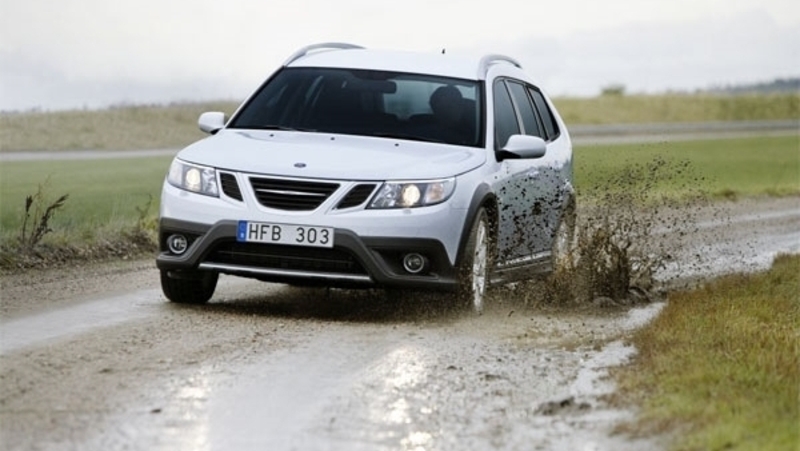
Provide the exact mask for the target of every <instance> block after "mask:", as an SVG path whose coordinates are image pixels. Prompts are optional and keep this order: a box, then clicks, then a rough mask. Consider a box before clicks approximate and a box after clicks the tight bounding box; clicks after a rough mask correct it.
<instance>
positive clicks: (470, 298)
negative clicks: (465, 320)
mask: <svg viewBox="0 0 800 451" xmlns="http://www.w3.org/2000/svg"><path fill="white" fill-rule="evenodd" d="M490 230H491V228H490V227H489V216H488V215H487V214H486V210H484V209H483V208H481V209H480V210H479V211H478V214H477V216H476V217H475V222H474V223H473V224H472V229H471V230H470V234H469V238H468V239H467V243H466V245H465V247H464V254H463V257H462V259H461V264H460V265H459V268H458V274H459V282H458V293H457V298H458V301H459V305H460V306H463V307H470V308H471V309H472V311H474V312H475V313H477V314H481V313H483V308H484V298H485V297H486V289H487V287H488V284H489V269H490V268H491V263H492V246H491V237H490Z"/></svg>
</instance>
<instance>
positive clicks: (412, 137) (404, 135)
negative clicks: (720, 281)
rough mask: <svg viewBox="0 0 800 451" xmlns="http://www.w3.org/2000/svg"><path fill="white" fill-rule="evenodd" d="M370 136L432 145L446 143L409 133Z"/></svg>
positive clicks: (373, 134) (377, 133) (387, 133)
mask: <svg viewBox="0 0 800 451" xmlns="http://www.w3.org/2000/svg"><path fill="white" fill-rule="evenodd" d="M370 136H377V137H379V138H397V139H408V140H411V141H424V142H431V143H445V141H442V140H440V139H435V138H429V137H427V136H419V135H411V134H407V133H392V132H375V133H370ZM445 144H446V143H445Z"/></svg>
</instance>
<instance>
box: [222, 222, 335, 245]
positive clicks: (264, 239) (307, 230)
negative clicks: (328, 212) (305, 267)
mask: <svg viewBox="0 0 800 451" xmlns="http://www.w3.org/2000/svg"><path fill="white" fill-rule="evenodd" d="M236 241H240V242H245V243H272V244H290V245H293V246H313V247H333V228H332V227H317V226H306V225H296V224H271V223H266V222H253V221H239V227H238V229H237V231H236Z"/></svg>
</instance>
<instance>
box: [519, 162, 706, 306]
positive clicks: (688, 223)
mask: <svg viewBox="0 0 800 451" xmlns="http://www.w3.org/2000/svg"><path fill="white" fill-rule="evenodd" d="M587 178H590V179H592V180H596V181H599V183H595V184H594V187H593V188H591V189H587V190H585V191H581V192H579V193H578V219H577V224H576V230H575V232H574V239H573V240H572V241H573V243H572V246H571V248H570V250H569V252H568V253H567V255H566V256H565V257H564V258H563V259H562V260H561V261H558V262H556V268H555V271H554V272H553V273H552V275H550V276H549V277H548V278H547V279H546V280H544V281H536V282H530V283H524V284H519V285H517V286H513V287H510V288H509V289H508V290H509V291H511V292H513V295H514V296H515V297H518V298H519V297H521V298H522V301H523V302H524V303H525V304H526V305H529V306H536V305H542V304H555V305H575V304H587V303H594V304H595V305H598V306H611V305H628V304H635V303H640V302H649V301H651V300H653V299H654V298H659V297H661V296H662V294H663V289H664V287H665V286H666V285H667V284H668V283H669V282H670V281H669V280H665V279H664V278H660V277H659V271H660V270H662V269H664V268H665V267H666V265H668V264H670V263H671V262H673V260H674V259H675V257H676V256H677V255H678V254H681V253H682V252H681V251H682V249H683V248H684V246H685V244H686V242H687V240H686V238H688V237H690V236H691V235H692V234H694V233H696V232H697V230H698V222H699V221H698V215H699V212H700V211H701V210H702V209H703V208H707V207H708V205H709V204H710V197H709V195H708V194H707V193H705V192H703V191H702V189H701V187H702V186H703V185H704V184H705V183H704V180H703V178H702V177H700V176H698V175H697V174H696V173H695V171H694V170H693V169H692V167H691V165H690V163H689V162H687V161H671V160H667V159H665V158H663V157H655V158H654V159H653V160H652V161H650V162H648V163H645V164H641V163H626V164H625V165H623V166H622V167H621V168H620V169H619V170H617V171H614V172H613V173H604V174H589V175H588V176H587ZM579 182H580V181H579ZM687 264H690V263H687ZM671 277H675V276H671ZM504 291H505V290H504ZM506 294H509V293H506Z"/></svg>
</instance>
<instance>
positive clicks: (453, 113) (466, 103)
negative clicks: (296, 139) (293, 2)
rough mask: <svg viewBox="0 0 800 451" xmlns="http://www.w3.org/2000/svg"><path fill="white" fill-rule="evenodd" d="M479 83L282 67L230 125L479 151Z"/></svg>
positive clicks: (439, 78)
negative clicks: (346, 135) (418, 142)
mask: <svg viewBox="0 0 800 451" xmlns="http://www.w3.org/2000/svg"><path fill="white" fill-rule="evenodd" d="M479 92H480V84H479V83H478V82H476V81H470V80H462V79H454V78H447V77H437V76H431V75H420V74H408V73H397V72H385V71H373V70H352V69H329V68H284V69H282V70H281V71H280V72H279V73H277V74H276V75H275V76H274V77H272V78H271V79H270V80H269V81H268V82H267V83H265V84H264V85H263V86H262V87H261V89H260V90H259V92H258V93H257V94H256V95H255V96H253V97H252V98H251V99H250V100H249V101H248V102H247V104H246V105H245V106H244V107H243V108H242V109H241V111H240V112H239V113H238V114H237V115H236V117H235V118H234V119H233V121H232V122H231V124H230V126H229V127H230V128H234V129H278V130H300V131H313V132H324V133H341V134H349V135H363V136H378V137H390V138H399V139H410V140H418V141H430V142H440V143H448V144H457V145H464V146H480V143H481V128H482V127H481V124H482V121H481V120H480V118H481V102H480V101H479V99H480V95H479Z"/></svg>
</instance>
